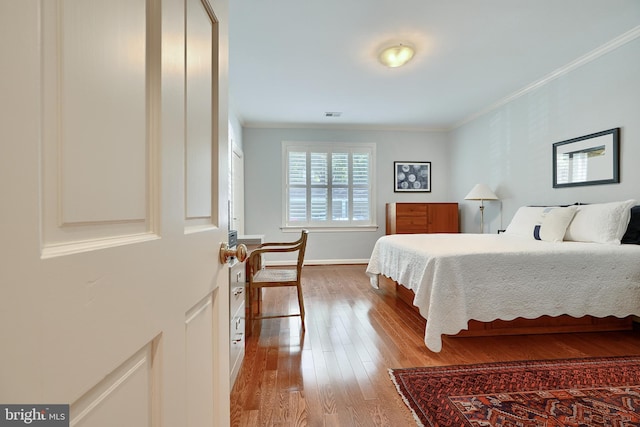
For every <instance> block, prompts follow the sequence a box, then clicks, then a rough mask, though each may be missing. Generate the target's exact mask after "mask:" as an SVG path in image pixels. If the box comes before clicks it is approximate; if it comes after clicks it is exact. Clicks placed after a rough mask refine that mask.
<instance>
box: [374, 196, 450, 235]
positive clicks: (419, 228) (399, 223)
mask: <svg viewBox="0 0 640 427" xmlns="http://www.w3.org/2000/svg"><path fill="white" fill-rule="evenodd" d="M386 223H387V229H386V232H387V234H412V233H458V232H459V231H460V229H459V225H458V204H457V203H387V221H386Z"/></svg>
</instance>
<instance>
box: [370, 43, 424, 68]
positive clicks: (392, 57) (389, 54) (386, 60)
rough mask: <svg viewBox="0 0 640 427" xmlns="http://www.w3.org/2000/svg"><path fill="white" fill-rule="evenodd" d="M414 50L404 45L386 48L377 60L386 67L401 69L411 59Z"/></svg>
mask: <svg viewBox="0 0 640 427" xmlns="http://www.w3.org/2000/svg"><path fill="white" fill-rule="evenodd" d="M414 53H415V50H414V49H413V47H411V46H408V45H406V44H398V45H395V46H391V47H388V48H386V49H384V50H383V51H382V52H380V55H378V60H379V61H380V62H381V63H382V64H383V65H386V66H387V67H391V68H395V67H401V66H403V65H404V64H406V63H407V62H409V61H410V60H411V58H413V54H414Z"/></svg>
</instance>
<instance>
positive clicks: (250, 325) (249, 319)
mask: <svg viewBox="0 0 640 427" xmlns="http://www.w3.org/2000/svg"><path fill="white" fill-rule="evenodd" d="M246 292H247V295H246V297H247V299H246V300H245V301H246V303H247V306H248V312H247V325H248V328H247V330H248V331H249V334H248V335H251V334H252V331H253V305H251V300H252V299H253V298H252V296H253V295H252V294H253V292H251V287H250V286H247V289H246Z"/></svg>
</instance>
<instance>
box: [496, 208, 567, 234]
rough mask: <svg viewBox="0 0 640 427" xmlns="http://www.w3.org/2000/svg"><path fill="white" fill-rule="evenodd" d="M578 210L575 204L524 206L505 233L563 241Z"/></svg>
mask: <svg viewBox="0 0 640 427" xmlns="http://www.w3.org/2000/svg"><path fill="white" fill-rule="evenodd" d="M576 210H577V208H576V207H575V206H569V207H557V206H555V207H551V206H549V207H544V206H523V207H521V208H520V209H518V211H517V212H516V214H515V215H514V216H513V219H512V220H511V223H509V226H508V227H507V229H506V230H505V234H510V235H513V236H519V237H525V238H528V239H535V240H544V241H547V242H561V241H562V240H563V238H564V233H565V231H566V230H567V226H568V225H569V223H570V222H571V220H572V219H573V216H574V215H575V213H576Z"/></svg>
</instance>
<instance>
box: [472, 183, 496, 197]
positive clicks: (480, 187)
mask: <svg viewBox="0 0 640 427" xmlns="http://www.w3.org/2000/svg"><path fill="white" fill-rule="evenodd" d="M464 199H465V200H498V196H496V195H495V193H494V192H493V191H491V189H490V188H489V187H488V186H487V185H486V184H476V186H475V187H473V188H472V189H471V191H469V194H467V196H466V197H465V198H464Z"/></svg>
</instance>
